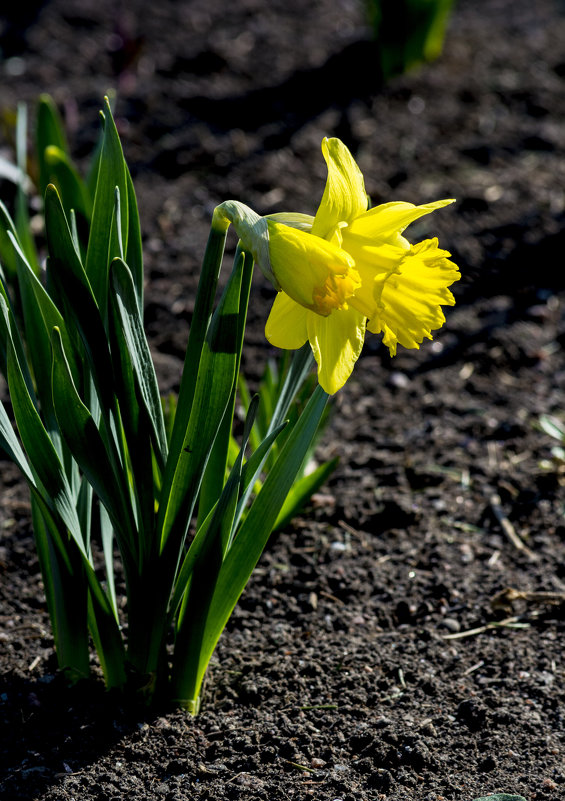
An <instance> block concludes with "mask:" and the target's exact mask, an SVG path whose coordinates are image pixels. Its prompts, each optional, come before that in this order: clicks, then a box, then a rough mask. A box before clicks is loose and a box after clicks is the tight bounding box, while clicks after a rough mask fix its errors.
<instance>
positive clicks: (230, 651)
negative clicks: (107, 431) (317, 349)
mask: <svg viewBox="0 0 565 801" xmlns="http://www.w3.org/2000/svg"><path fill="white" fill-rule="evenodd" d="M16 6H17V7H16V8H15V9H14V10H13V11H11V12H10V16H9V18H6V17H5V18H3V19H1V20H0V46H1V47H2V51H3V53H4V56H5V58H4V61H3V62H2V63H1V64H0V70H1V71H2V73H3V74H2V92H1V95H0V107H1V108H0V110H1V112H2V114H3V115H4V121H6V120H8V119H9V112H10V111H11V110H13V109H14V108H15V106H16V103H17V102H18V101H21V100H25V101H28V102H29V103H30V104H33V102H34V101H35V98H36V97H37V95H38V94H39V92H42V91H47V92H49V93H51V94H52V96H53V97H54V98H55V100H56V102H57V103H58V104H59V106H60V107H61V109H62V111H63V113H64V116H65V120H66V125H67V128H68V131H69V138H70V141H71V143H72V148H73V152H74V153H75V154H76V158H77V160H78V162H79V163H80V164H81V166H86V162H87V156H88V154H89V153H90V151H91V149H92V147H93V144H94V142H95V140H96V137H97V133H98V122H97V110H98V108H100V106H101V99H102V95H103V94H104V93H105V92H106V91H107V90H109V89H111V88H115V89H116V91H117V101H116V118H117V123H118V125H119V129H120V132H121V135H122V140H123V146H124V150H125V153H126V157H127V159H128V162H129V163H130V166H131V169H132V173H133V175H134V180H135V184H136V188H137V192H138V199H139V203H140V207H141V215H142V225H143V231H144V246H145V255H146V274H147V309H146V320H147V328H148V332H149V335H150V338H151V344H152V347H153V350H154V353H155V359H156V363H157V366H158V371H159V377H160V380H161V385H162V388H163V391H164V392H165V391H168V390H170V389H175V387H178V382H179V373H180V369H181V359H182V356H183V353H184V347H185V343H186V337H187V332H188V327H189V324H190V317H191V311H192V303H193V297H194V288H195V282H196V280H197V277H198V269H199V259H200V257H201V254H202V252H203V248H204V244H205V241H206V236H207V228H208V225H209V222H210V216H211V211H212V209H213V208H214V206H215V205H217V204H218V203H219V202H221V201H222V200H225V199H227V198H229V197H233V198H236V199H240V200H243V201H244V202H246V203H248V204H249V205H251V206H252V207H253V208H255V209H256V210H257V211H258V212H259V213H267V212H269V211H279V210H299V211H304V212H309V213H313V212H314V211H315V209H316V207H317V204H318V202H319V199H320V197H321V193H322V190H323V185H324V180H325V165H324V163H323V159H322V157H321V153H320V149H319V148H320V141H321V139H322V137H323V136H324V135H337V136H340V137H341V138H342V139H343V140H344V141H345V142H346V143H347V144H348V145H349V147H350V148H351V149H352V151H353V152H354V154H355V155H356V158H357V160H358V162H359V164H360V166H361V168H362V170H363V172H364V174H365V177H366V186H367V190H368V192H369V194H370V195H371V197H372V200H373V203H379V202H387V201H389V200H408V201H411V202H415V203H422V202H429V201H431V200H436V199H439V198H442V197H455V198H457V201H458V202H457V205H456V206H451V207H449V208H447V209H444V210H442V211H440V212H438V213H436V214H435V215H433V216H432V217H430V218H426V220H425V221H424V222H422V223H418V224H417V225H414V226H412V228H411V229H410V230H409V236H410V237H411V238H412V240H413V241H418V240H419V239H421V238H424V237H426V236H433V235H438V236H439V238H440V243H441V245H442V246H443V247H446V248H448V249H449V250H450V251H452V253H453V257H454V260H455V261H457V263H458V264H459V265H460V267H461V272H462V280H461V282H460V283H459V284H458V285H457V286H456V287H455V294H456V296H457V305H456V306H455V307H454V308H453V309H449V310H448V312H447V323H446V325H445V327H444V328H443V329H442V331H441V332H439V333H438V334H437V336H436V337H435V340H434V342H433V343H425V344H424V346H423V347H422V348H421V350H420V351H402V352H401V353H399V355H398V356H397V357H396V358H395V359H393V360H391V359H390V358H389V356H388V353H387V351H386V349H384V348H383V346H382V345H381V343H380V341H379V338H378V337H370V338H368V339H367V342H366V346H365V350H364V353H363V356H362V358H361V359H360V361H359V363H358V365H357V367H356V370H355V372H354V375H353V377H352V379H351V380H350V381H349V382H348V384H347V385H346V387H345V388H344V389H343V391H341V392H340V393H339V394H338V396H337V397H336V398H335V401H334V404H333V415H332V421H331V424H330V427H329V428H328V430H327V431H326V433H325V435H324V438H323V441H322V443H321V445H320V448H319V458H320V459H325V458H328V457H330V456H332V455H335V454H339V456H340V459H341V461H340V466H339V468H338V469H337V471H336V472H335V474H334V475H333V477H332V478H331V480H330V481H329V482H328V484H327V486H326V487H324V489H323V491H322V492H320V493H319V494H318V495H317V496H315V498H314V499H313V501H312V504H311V505H310V506H309V507H308V508H307V509H306V510H305V511H304V512H303V514H302V515H301V516H300V517H299V518H297V519H295V521H294V522H293V524H291V525H290V526H289V527H287V529H285V530H284V531H283V532H281V533H279V534H277V535H276V536H274V537H273V538H272V540H271V542H270V544H269V546H268V548H267V550H266V552H265V553H264V555H263V557H262V559H261V561H260V563H259V567H258V569H257V571H256V572H255V574H254V575H253V577H252V580H251V582H250V583H249V586H248V588H247V589H246V591H245V593H244V596H243V597H242V599H241V602H240V604H239V606H238V607H237V609H236V611H235V613H234V615H233V617H232V619H231V621H230V623H229V625H228V627H227V630H226V631H225V633H224V635H223V637H222V639H221V642H220V644H219V647H218V649H217V652H216V654H215V656H214V659H213V663H212V665H211V668H210V671H209V674H208V678H207V681H206V685H205V688H204V697H203V708H202V712H201V714H200V715H199V716H198V717H197V718H194V719H193V718H190V717H188V716H187V715H186V714H184V713H182V712H179V711H176V710H170V709H158V710H154V711H153V712H151V713H148V712H147V711H146V710H142V709H138V708H132V707H131V706H127V705H126V704H124V703H123V702H121V701H119V700H117V699H116V698H114V697H111V696H108V695H107V694H106V693H105V692H104V689H103V687H102V685H101V683H100V681H98V680H96V679H93V680H92V681H91V682H86V683H85V684H83V685H78V686H75V687H74V688H72V689H69V688H68V687H66V686H65V685H64V683H63V681H62V679H61V677H60V676H59V675H58V674H57V669H56V661H55V658H54V654H53V647H52V638H51V634H50V630H49V621H48V616H47V613H46V609H45V603H44V599H43V594H42V586H41V580H40V576H39V572H38V563H37V559H36V556H35V553H34V546H33V540H32V534H31V522H30V508H29V502H28V498H27V494H26V490H25V487H24V486H23V484H22V482H21V480H20V478H19V476H18V474H17V471H16V470H15V468H14V467H13V466H12V465H11V464H10V463H9V462H8V461H6V460H2V461H1V462H0V484H1V499H2V501H1V510H0V522H1V528H0V597H1V601H2V607H1V612H0V615H1V617H0V622H1V624H2V627H1V631H0V640H1V651H0V673H1V688H0V721H1V726H2V738H1V746H0V753H1V757H0V766H1V767H0V788H1V790H2V793H3V795H2V797H3V798H6V799H14V800H15V799H38V801H71V799H81V801H91V800H93V799H97V800H100V801H102V800H103V799H104V800H106V799H107V801H118V800H121V799H136V800H139V801H142V800H143V799H152V800H153V799H163V801H181V799H195V801H196V800H198V799H201V800H202V801H204V799H206V801H216V800H217V799H245V800H246V801H259V799H265V801H267V800H268V801H282V800H283V799H305V798H310V797H312V798H316V799H328V800H329V801H332V800H333V801H338V800H342V801H369V799H370V800H371V801H373V800H374V799H386V801H408V799H410V800H411V801H414V800H417V801H447V800H449V801H456V800H457V801H471V799H474V798H475V797H477V796H483V795H486V794H487V793H489V792H503V791H504V792H509V793H518V794H521V795H523V796H524V797H525V798H526V799H527V801H534V799H535V801H540V799H547V800H548V801H558V800H559V799H563V798H565V718H564V715H565V711H564V710H565V691H564V680H565V670H564V659H563V647H562V644H563V636H564V632H565V617H564V611H565V604H564V603H563V597H564V592H565V525H564V517H563V515H564V500H565V494H564V489H563V486H564V481H565V472H564V466H563V461H562V460H560V459H559V456H558V455H555V453H552V448H553V447H554V446H555V445H556V444H557V442H556V441H555V440H553V439H552V438H551V437H550V436H549V435H548V434H547V433H545V432H544V431H543V430H542V429H541V428H540V424H539V420H540V415H542V414H551V415H556V416H558V417H561V419H563V414H564V408H563V407H564V391H565V353H564V350H563V345H564V343H565V314H564V309H565V272H564V271H563V245H564V237H565V235H564V231H565V227H564V222H565V190H564V188H563V187H564V186H565V159H564V154H565V125H564V123H565V83H564V81H565V56H564V51H563V42H564V41H565V10H564V7H563V5H562V3H559V2H557V0H536V3H535V4H534V3H532V2H531V0H482V2H481V3H476V2H473V0H459V1H458V3H457V4H456V8H455V11H454V14H453V17H452V21H451V25H450V28H449V32H448V36H447V40H446V44H445V49H444V53H443V55H442V56H441V58H440V59H439V60H438V61H437V62H435V63H433V64H431V65H428V66H426V67H424V68H422V69H420V70H418V71H414V72H411V73H409V74H408V75H405V76H402V77H399V78H395V79H393V80H392V81H390V82H389V83H388V84H386V85H385V86H382V85H381V84H380V82H379V79H378V70H377V68H376V61H375V52H374V44H373V43H372V41H371V32H370V30H369V28H368V27H367V24H366V21H365V17H364V6H363V3H362V2H360V0H314V1H313V2H311V3H308V4H305V3H303V2H300V1H299V0H285V2H282V1H281V0H272V2H270V3H269V4H267V3H262V2H260V0H239V2H238V3H229V2H222V0H192V1H191V2H184V3H183V2H174V1H173V0H161V2H159V3H150V2H142V1H141V0H135V2H132V3H127V4H126V3H114V2H111V0H97V2H92V0H51V1H50V2H44V3H35V4H34V3H33V2H27V3H26V2H20V3H18V4H16ZM2 152H3V153H4V154H5V153H7V152H9V150H8V140H5V147H4V148H3V150H2ZM2 190H3V192H4V190H5V192H4V197H6V193H7V194H8V195H9V192H10V188H9V186H8V185H7V184H5V183H4V184H2ZM233 245H234V243H233V242H230V246H231V247H232V248H233ZM272 297H273V291H272V290H271V289H270V288H269V286H268V285H267V283H266V282H265V281H264V280H263V279H262V278H261V277H260V276H256V278H255V287H254V291H253V297H252V308H251V312H250V324H249V331H248V344H247V348H246V358H245V369H246V372H247V374H248V375H249V376H250V377H251V379H252V380H254V379H256V378H257V376H258V375H260V373H261V372H262V369H263V365H264V362H265V359H266V358H268V357H269V356H272V355H275V354H274V352H273V351H272V350H271V349H269V347H268V346H267V344H266V342H265V340H264V336H263V325H264V321H265V318H266V315H267V312H268V308H269V305H270V301H271V299H272ZM507 588H511V589H513V590H515V591H516V593H515V597H514V599H513V598H512V594H511V593H508V592H507V593H506V594H504V592H503V591H504V590H506V589H507ZM501 593H503V594H502V595H501Z"/></svg>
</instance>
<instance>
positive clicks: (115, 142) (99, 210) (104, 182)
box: [85, 98, 128, 320]
mask: <svg viewBox="0 0 565 801" xmlns="http://www.w3.org/2000/svg"><path fill="white" fill-rule="evenodd" d="M102 119H103V121H104V137H103V140H102V151H101V153H100V162H99V166H98V179H97V183H96V194H95V197H94V207H93V211H92V222H91V226H90V236H89V239H88V250H87V253H86V267H85V269H86V274H87V276H88V279H89V281H90V283H91V285H92V289H93V292H94V297H95V298H96V302H97V303H98V308H99V309H100V312H101V314H102V317H103V319H104V320H105V319H106V311H107V298H108V268H109V264H110V262H111V261H112V259H113V258H115V257H117V256H122V255H123V253H120V252H119V251H118V250H117V249H116V248H115V245H114V247H113V248H112V247H111V245H112V238H111V237H110V232H111V230H112V221H113V219H114V218H115V195H116V187H117V188H118V191H119V194H120V197H122V198H127V197H128V188H127V178H126V165H125V161H124V155H123V152H122V146H121V144H120V139H119V136H118V132H117V130H116V125H115V123H114V118H113V117H112V111H111V109H110V104H109V102H108V98H105V112H104V113H103V115H102ZM119 225H120V231H119V234H120V240H121V242H122V245H123V248H124V250H127V242H128V213H127V204H126V206H125V208H123V209H121V215H120V223H119Z"/></svg>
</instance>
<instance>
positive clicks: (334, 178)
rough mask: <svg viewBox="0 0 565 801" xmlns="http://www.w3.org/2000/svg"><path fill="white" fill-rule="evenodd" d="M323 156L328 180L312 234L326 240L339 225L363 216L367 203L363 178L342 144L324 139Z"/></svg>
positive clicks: (337, 140) (338, 141) (335, 140)
mask: <svg viewBox="0 0 565 801" xmlns="http://www.w3.org/2000/svg"><path fill="white" fill-rule="evenodd" d="M322 153H323V154H324V158H325V160H326V164H327V165H328V178H327V181H326V188H325V190H324V195H323V197H322V202H321V203H320V206H319V208H318V211H317V212H316V217H315V219H314V224H313V225H312V233H313V234H314V235H315V236H320V237H322V239H329V238H331V236H332V234H333V231H334V229H335V228H336V226H338V225H339V223H343V222H346V223H349V222H351V221H352V220H354V219H355V218H356V217H358V216H359V215H360V214H363V212H364V211H366V210H367V203H368V200H367V193H366V192H365V183H364V181H363V174H362V172H361V170H360V169H359V167H358V166H357V163H356V161H355V159H354V158H353V156H352V155H351V153H350V152H349V150H348V148H347V147H346V146H345V145H344V144H343V142H342V141H341V140H340V139H324V140H323V141H322Z"/></svg>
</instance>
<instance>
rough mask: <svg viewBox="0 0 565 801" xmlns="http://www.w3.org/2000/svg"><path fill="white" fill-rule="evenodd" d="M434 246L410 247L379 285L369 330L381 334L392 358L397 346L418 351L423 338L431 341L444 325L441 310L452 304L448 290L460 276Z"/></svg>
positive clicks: (426, 243) (431, 243) (434, 241)
mask: <svg viewBox="0 0 565 801" xmlns="http://www.w3.org/2000/svg"><path fill="white" fill-rule="evenodd" d="M437 245H438V241H437V239H426V240H424V241H423V242H420V243H419V244H418V245H414V246H413V247H411V249H410V252H409V254H408V255H407V256H406V257H405V259H404V260H403V261H402V263H401V264H400V267H399V271H398V272H397V273H394V274H392V275H391V276H389V277H388V278H387V279H386V280H385V281H384V283H383V285H382V292H381V295H380V308H379V310H378V313H377V315H376V316H375V317H374V318H372V319H371V320H370V321H369V324H368V328H369V330H370V331H372V332H373V333H375V334H378V333H381V332H382V333H383V335H384V336H383V342H384V344H385V345H386V346H387V347H388V349H389V351H390V355H391V356H394V355H395V354H396V346H397V344H398V343H400V344H401V345H402V346H403V347H405V348H419V347H420V343H421V342H422V341H423V339H424V338H427V339H432V333H431V332H432V331H433V330H434V329H436V328H441V326H442V325H443V323H444V322H445V317H444V315H443V312H442V310H441V306H442V305H447V306H452V305H453V304H454V303H455V300H454V298H453V295H452V294H451V292H450V291H449V289H448V287H449V286H450V285H451V284H452V283H453V282H454V281H457V280H458V279H459V278H460V274H459V271H458V269H457V266H456V265H455V264H454V263H453V262H452V261H449V259H448V256H449V255H450V254H449V253H448V252H447V251H446V250H440V249H439V248H438V246H437Z"/></svg>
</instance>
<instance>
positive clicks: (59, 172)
mask: <svg viewBox="0 0 565 801" xmlns="http://www.w3.org/2000/svg"><path fill="white" fill-rule="evenodd" d="M43 160H44V163H45V169H46V170H47V172H46V180H47V183H46V188H47V185H48V184H54V185H55V186H56V187H57V189H58V190H59V194H60V195H61V198H62V201H63V206H64V208H65V209H66V210H67V211H68V212H70V210H71V209H73V210H74V211H75V212H79V213H80V214H81V215H82V216H83V217H84V219H85V220H87V221H89V220H90V218H91V215H92V198H91V197H90V195H89V194H88V190H87V188H86V186H85V184H84V183H83V181H82V178H81V177H80V175H79V174H78V172H77V170H76V169H75V167H74V165H73V164H72V162H71V160H70V158H69V157H68V156H67V154H66V153H64V152H63V151H62V150H61V149H60V148H58V147H56V146H55V145H49V147H47V148H46V149H45V152H44V159H43Z"/></svg>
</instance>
